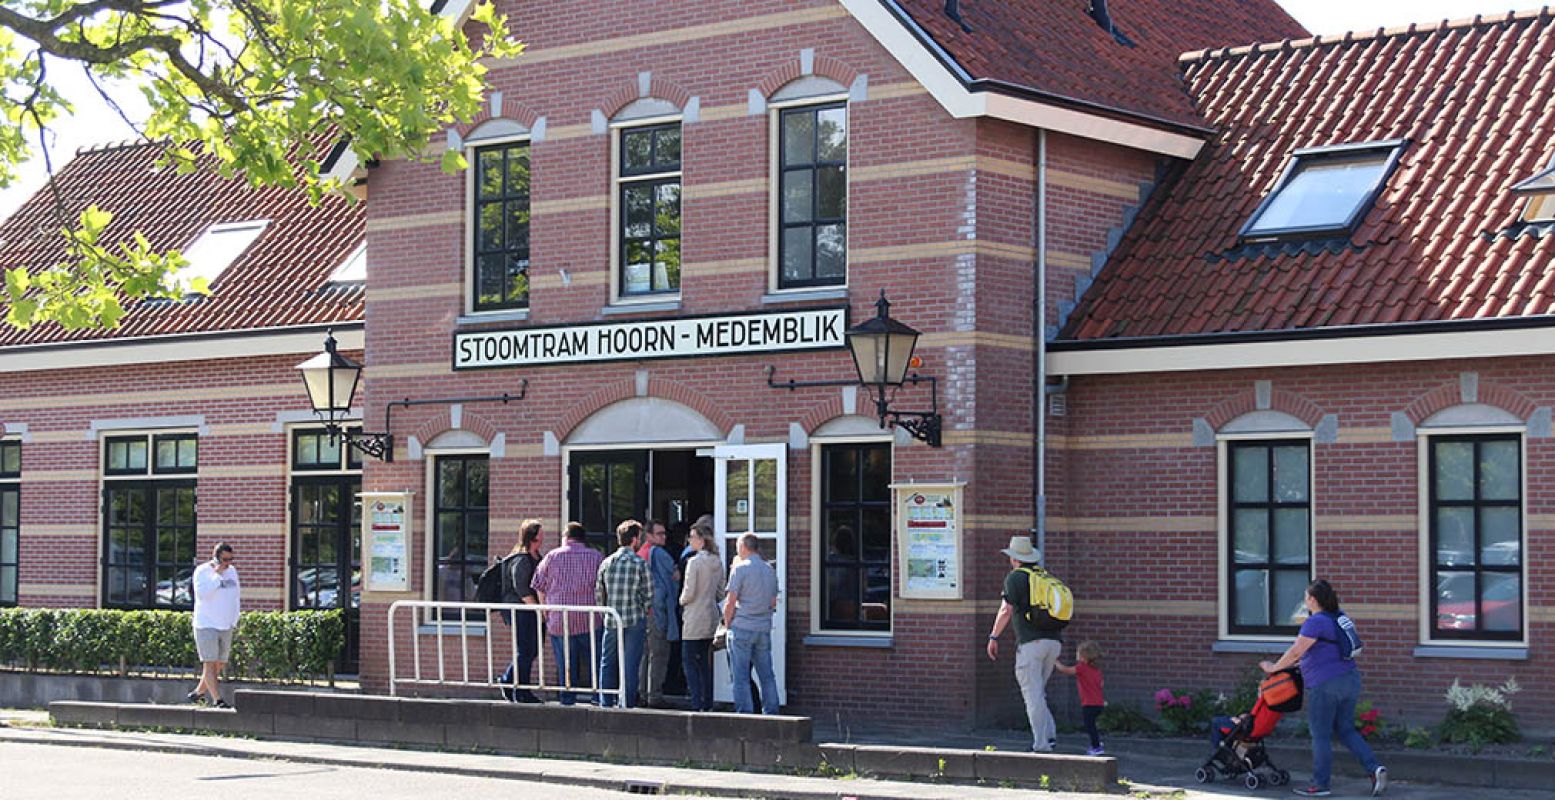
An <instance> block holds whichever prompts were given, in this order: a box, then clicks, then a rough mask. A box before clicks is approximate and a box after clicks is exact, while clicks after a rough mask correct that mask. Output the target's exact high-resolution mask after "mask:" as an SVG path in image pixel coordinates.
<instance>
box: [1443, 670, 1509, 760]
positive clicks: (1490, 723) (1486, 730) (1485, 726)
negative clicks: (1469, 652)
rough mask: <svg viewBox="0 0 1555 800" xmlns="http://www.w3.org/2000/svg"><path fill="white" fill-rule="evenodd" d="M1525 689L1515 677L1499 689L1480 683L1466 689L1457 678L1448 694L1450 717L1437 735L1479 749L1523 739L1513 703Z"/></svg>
mask: <svg viewBox="0 0 1555 800" xmlns="http://www.w3.org/2000/svg"><path fill="white" fill-rule="evenodd" d="M1521 690H1522V687H1520V686H1518V685H1517V681H1516V679H1514V678H1508V679H1507V681H1506V683H1504V684H1502V685H1500V686H1498V687H1497V686H1484V685H1482V684H1478V683H1476V684H1474V685H1473V686H1463V685H1461V684H1459V683H1458V681H1457V680H1456V679H1454V680H1453V682H1452V687H1451V688H1449V689H1448V690H1447V695H1446V697H1447V705H1448V706H1449V708H1448V709H1447V718H1446V719H1444V720H1442V724H1441V725H1440V726H1439V727H1438V728H1437V736H1438V737H1439V738H1440V739H1441V740H1442V741H1443V742H1450V743H1453V744H1466V745H1469V746H1470V747H1472V748H1474V749H1475V750H1478V749H1479V748H1480V747H1483V746H1485V745H1487V744H1506V743H1508V742H1515V741H1517V740H1518V739H1521V738H1522V734H1521V733H1520V732H1519V731H1518V729H1517V718H1516V717H1515V716H1513V715H1512V700H1511V696H1512V695H1514V694H1517V693H1518V692H1519V691H1521Z"/></svg>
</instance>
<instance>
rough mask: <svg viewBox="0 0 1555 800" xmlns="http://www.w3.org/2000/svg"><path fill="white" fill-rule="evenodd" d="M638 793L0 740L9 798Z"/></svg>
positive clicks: (581, 798) (605, 796)
mask: <svg viewBox="0 0 1555 800" xmlns="http://www.w3.org/2000/svg"><path fill="white" fill-rule="evenodd" d="M635 796H637V795H629V794H626V793H624V792H613V791H605V790H602V789H590V788H584V787H581V786H557V785H555V784H548V783H538V782H530V781H521V780H510V779H504V778H475V777H467V776H463V775H445V774H433V773H426V772H409V771H404V770H389V769H357V768H352V767H332V766H320V765H316V764H291V763H287V762H283V761H254V760H248V759H232V758H214V757H209V756H191V755H170V754H166V753H151V752H133V751H123V750H104V749H98V748H93V747H69V746H59V745H43V744H18V743H14V742H0V797H3V798H5V800H77V798H80V800H104V798H113V800H141V799H142V798H145V800H168V798H221V800H275V798H282V797H367V798H372V800H400V798H404V799H405V800H429V799H430V798H441V797H465V798H484V797H550V798H556V800H562V798H565V800H619V798H625V797H635Z"/></svg>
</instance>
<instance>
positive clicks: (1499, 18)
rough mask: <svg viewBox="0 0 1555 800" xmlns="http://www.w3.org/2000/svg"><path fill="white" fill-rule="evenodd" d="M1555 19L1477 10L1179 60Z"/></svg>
mask: <svg viewBox="0 0 1555 800" xmlns="http://www.w3.org/2000/svg"><path fill="white" fill-rule="evenodd" d="M1546 19H1555V6H1541V7H1539V8H1535V9H1529V10H1526V11H1508V12H1506V13H1504V14H1495V15H1487V14H1475V15H1474V16H1472V17H1461V18H1459V19H1444V20H1442V21H1441V22H1438V23H1435V24H1430V23H1424V24H1422V23H1418V22H1411V23H1409V24H1408V25H1401V26H1395V27H1392V28H1381V27H1379V28H1377V29H1375V30H1366V31H1346V32H1345V33H1342V34H1329V35H1327V36H1323V35H1318V36H1310V37H1307V38H1305V39H1284V40H1281V41H1278V42H1259V43H1256V44H1247V45H1240V46H1237V47H1213V48H1209V49H1206V50H1192V51H1189V52H1186V53H1183V54H1182V55H1180V56H1178V57H1177V62H1178V63H1179V64H1184V65H1186V64H1194V63H1200V62H1205V61H1211V60H1214V59H1233V58H1241V57H1243V56H1257V55H1263V54H1265V53H1281V52H1285V51H1288V50H1302V49H1316V48H1319V47H1325V46H1329V45H1341V44H1352V43H1355V42H1365V41H1371V40H1375V39H1392V38H1398V37H1404V36H1415V35H1429V34H1434V33H1444V32H1446V31H1453V30H1468V29H1472V28H1490V27H1494V26H1496V25H1506V24H1509V23H1515V22H1524V21H1527V20H1546Z"/></svg>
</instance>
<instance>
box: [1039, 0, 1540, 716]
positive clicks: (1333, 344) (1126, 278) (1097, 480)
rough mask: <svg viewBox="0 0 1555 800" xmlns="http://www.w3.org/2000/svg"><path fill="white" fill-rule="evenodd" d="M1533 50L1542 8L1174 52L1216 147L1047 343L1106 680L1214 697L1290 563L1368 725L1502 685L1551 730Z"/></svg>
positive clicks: (1068, 560)
mask: <svg viewBox="0 0 1555 800" xmlns="http://www.w3.org/2000/svg"><path fill="white" fill-rule="evenodd" d="M1552 54H1555V17H1552V15H1551V13H1550V11H1549V9H1544V10H1543V11H1539V12H1531V13H1525V14H1512V15H1502V16H1497V17H1494V18H1484V19H1480V18H1476V19H1472V20H1463V21H1458V22H1448V23H1442V24H1441V25H1437V26H1422V27H1418V28H1416V27H1410V28H1406V29H1399V30H1388V31H1378V32H1374V33H1367V34H1359V35H1348V36H1345V37H1342V38H1335V39H1322V40H1317V41H1312V40H1305V41H1295V42H1281V43H1275V44H1267V45H1259V46H1255V47H1240V48H1235V49H1228V50H1207V51H1201V52H1196V53H1190V54H1187V55H1185V56H1183V58H1182V62H1181V64H1182V72H1183V76H1184V78H1185V80H1186V85H1187V88H1188V93H1189V95H1190V96H1191V97H1192V98H1193V100H1194V103H1195V106H1196V107H1197V108H1198V109H1200V111H1201V113H1202V114H1203V118H1204V121H1205V123H1206V124H1207V125H1210V126H1212V127H1213V128H1215V130H1216V134H1215V135H1214V137H1213V138H1211V139H1210V140H1209V142H1208V143H1207V144H1206V146H1205V148H1204V150H1203V152H1202V153H1200V155H1199V156H1198V158H1197V159H1195V160H1194V161H1193V163H1192V164H1190V165H1184V166H1183V167H1182V168H1181V169H1180V170H1179V172H1178V173H1177V174H1176V175H1175V176H1174V177H1173V178H1172V179H1171V180H1169V181H1168V182H1165V183H1163V184H1162V185H1161V186H1160V187H1158V188H1157V189H1156V191H1155V193H1154V195H1153V196H1152V197H1151V199H1150V202H1149V203H1148V204H1147V205H1146V207H1145V208H1144V210H1143V211H1142V212H1141V214H1140V216H1139V218H1138V219H1137V220H1136V221H1135V222H1134V224H1133V226H1132V227H1131V228H1130V229H1129V232H1128V234H1127V236H1125V237H1124V238H1123V240H1122V242H1121V244H1120V245H1119V246H1118V248H1117V249H1116V251H1115V252H1114V253H1113V254H1112V256H1111V258H1110V260H1109V261H1108V262H1107V264H1106V265H1105V267H1104V268H1103V269H1102V270H1101V271H1100V273H1099V275H1098V276H1097V278H1096V281H1095V283H1094V284H1093V285H1091V286H1090V287H1089V288H1088V290H1087V291H1085V292H1084V293H1083V295H1082V297H1081V299H1080V303H1079V306H1078V308H1076V309H1075V310H1074V312H1073V313H1072V314H1071V315H1069V316H1068V318H1067V320H1066V322H1065V325H1064V328H1063V331H1062V333H1061V335H1060V337H1059V341H1057V342H1055V343H1054V344H1053V346H1052V348H1051V351H1052V352H1051V359H1050V365H1051V368H1052V372H1053V373H1054V374H1057V375H1063V376H1066V377H1067V379H1068V391H1067V393H1066V397H1067V400H1068V403H1067V414H1066V416H1065V417H1064V418H1063V420H1062V421H1059V422H1056V424H1055V432H1057V433H1058V435H1057V436H1056V437H1055V447H1054V455H1055V457H1058V458H1061V459H1062V462H1063V466H1062V468H1056V469H1055V474H1062V475H1063V478H1062V481H1063V494H1064V502H1063V504H1062V506H1063V511H1060V512H1055V513H1056V514H1058V515H1059V516H1061V517H1062V519H1055V520H1054V521H1053V533H1051V534H1050V537H1049V540H1050V541H1052V542H1054V543H1055V545H1056V547H1055V548H1054V552H1053V556H1054V558H1055V562H1054V563H1055V564H1056V566H1057V568H1058V569H1060V570H1061V571H1062V572H1063V573H1064V574H1065V575H1066V576H1067V577H1069V578H1070V579H1072V580H1073V581H1074V582H1075V583H1076V584H1077V585H1078V586H1080V587H1082V588H1081V596H1082V597H1084V598H1085V599H1086V604H1087V605H1086V608H1087V609H1090V610H1092V611H1098V612H1101V613H1097V614H1087V615H1086V622H1085V624H1084V626H1083V628H1082V630H1083V633H1082V634H1081V635H1086V636H1094V637H1096V638H1098V639H1100V640H1102V641H1104V642H1107V643H1109V645H1110V650H1111V652H1112V653H1113V654H1114V656H1115V658H1114V659H1113V660H1112V661H1111V662H1110V663H1111V664H1112V666H1113V670H1112V671H1111V672H1110V673H1109V674H1108V678H1109V686H1111V687H1115V688H1117V689H1120V690H1123V691H1128V692H1131V693H1132V694H1134V695H1136V696H1145V695H1147V693H1148V692H1151V691H1154V690H1155V689H1158V688H1161V687H1163V686H1176V687H1184V686H1187V687H1192V686H1203V685H1218V686H1229V685H1233V684H1234V683H1235V682H1236V681H1238V680H1240V679H1241V677H1242V675H1243V673H1244V672H1245V671H1246V670H1247V669H1248V664H1250V663H1251V662H1253V661H1255V660H1256V659H1258V658H1260V657H1267V656H1266V655H1260V654H1269V653H1275V652H1279V651H1281V650H1283V648H1284V646H1285V644H1286V643H1288V641H1289V639H1290V637H1291V635H1292V634H1293V632H1294V631H1295V630H1296V625H1295V620H1294V619H1292V616H1291V614H1292V612H1293V611H1294V610H1295V609H1296V608H1297V607H1298V606H1299V605H1300V602H1301V593H1302V589H1301V585H1302V584H1303V583H1305V582H1306V581H1307V580H1309V579H1310V578H1311V577H1313V576H1317V577H1324V578H1327V579H1329V580H1331V581H1333V582H1334V584H1335V585H1336V587H1337V589H1338V591H1339V593H1340V597H1341V599H1342V600H1344V602H1345V605H1346V606H1347V607H1348V610H1349V612H1350V613H1351V614H1352V615H1353V616H1355V617H1356V619H1357V620H1359V622H1360V626H1361V628H1362V630H1363V631H1364V633H1365V637H1366V642H1367V644H1366V648H1365V654H1364V658H1363V662H1364V663H1363V669H1364V676H1365V679H1364V682H1365V689H1364V693H1365V695H1366V696H1368V697H1370V698H1372V699H1374V700H1375V701H1377V704H1378V706H1379V707H1380V708H1381V709H1383V713H1384V715H1385V716H1397V715H1410V716H1412V717H1413V718H1414V719H1417V720H1420V721H1422V722H1429V723H1435V722H1436V721H1438V720H1440V718H1441V716H1442V714H1444V713H1445V710H1446V708H1445V701H1444V700H1443V697H1442V693H1443V692H1444V690H1445V689H1446V688H1447V686H1449V685H1450V684H1451V683H1452V681H1453V679H1454V678H1461V679H1462V680H1463V681H1464V682H1465V683H1485V684H1500V683H1501V682H1503V681H1504V680H1506V679H1507V678H1508V677H1515V678H1516V679H1517V680H1518V681H1519V682H1520V683H1521V684H1522V686H1523V687H1524V690H1523V693H1522V694H1520V695H1518V696H1517V697H1516V698H1515V708H1516V710H1517V713H1518V715H1519V717H1520V719H1521V720H1522V723H1523V725H1524V726H1525V727H1536V728H1542V729H1549V728H1551V727H1552V726H1555V715H1551V714H1550V712H1549V710H1548V708H1549V701H1550V700H1551V699H1552V694H1551V690H1550V687H1549V685H1548V684H1549V681H1548V677H1549V676H1550V675H1551V669H1552V666H1555V664H1552V662H1551V660H1550V654H1549V652H1548V651H1547V650H1545V649H1544V648H1545V647H1547V646H1548V642H1549V640H1550V636H1551V634H1552V632H1555V631H1552V628H1551V623H1552V622H1555V605H1552V604H1555V594H1552V592H1555V573H1552V572H1551V563H1550V561H1549V554H1550V553H1551V552H1552V546H1555V529H1552V527H1551V526H1552V521H1555V517H1552V516H1551V513H1552V511H1555V506H1552V503H1555V494H1552V492H1551V486H1550V478H1551V474H1552V473H1551V468H1552V464H1555V445H1552V440H1551V438H1550V436H1551V425H1550V408H1551V406H1552V405H1555V361H1552V359H1551V358H1550V354H1551V352H1552V349H1551V344H1552V342H1555V340H1552V339H1551V337H1550V335H1549V327H1548V326H1549V325H1550V324H1551V316H1550V314H1551V303H1552V297H1555V295H1552V291H1551V281H1552V280H1555V237H1552V236H1551V235H1550V233H1551V228H1552V226H1555V181H1552V180H1551V172H1550V168H1551V166H1552V156H1555V151H1552V146H1551V141H1550V132H1551V131H1552V130H1555V82H1552V78H1551V72H1550V70H1549V67H1548V63H1549V58H1550V56H1551V55H1552ZM1060 441H1061V444H1059V443H1058V442H1060ZM1060 531H1062V533H1060ZM1120 567H1121V569H1120Z"/></svg>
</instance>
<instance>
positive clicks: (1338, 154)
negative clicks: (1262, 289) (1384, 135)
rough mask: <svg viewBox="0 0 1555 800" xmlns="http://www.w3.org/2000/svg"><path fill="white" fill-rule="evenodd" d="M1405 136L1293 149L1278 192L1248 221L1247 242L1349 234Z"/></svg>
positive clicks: (1372, 198) (1374, 195)
mask: <svg viewBox="0 0 1555 800" xmlns="http://www.w3.org/2000/svg"><path fill="white" fill-rule="evenodd" d="M1403 148H1404V143H1403V142H1402V141H1387V142H1367V143H1362V144H1346V145H1338V146H1335V147H1312V148H1307V149H1303V150H1297V151H1296V152H1295V153H1292V154H1291V160H1290V163H1289V164H1287V165H1286V167H1285V173H1284V174H1283V175H1281V176H1280V180H1279V183H1277V184H1276V185H1275V187H1274V191H1273V192H1271V193H1270V194H1269V196H1268V197H1267V198H1265V199H1264V201H1263V203H1261V204H1260V205H1259V206H1258V210H1257V211H1254V212H1253V217H1252V219H1250V220H1248V221H1247V224H1246V225H1245V226H1243V228H1242V233H1241V237H1242V239H1243V240H1244V241H1268V240H1273V239H1287V238H1290V239H1297V238H1319V237H1334V236H1344V235H1347V234H1349V233H1350V232H1351V231H1353V230H1354V229H1355V226H1356V225H1357V224H1358V223H1359V222H1360V221H1361V218H1362V217H1364V216H1365V215H1366V212H1367V211H1369V210H1370V209H1371V206H1372V203H1373V201H1375V200H1376V198H1377V194H1378V193H1379V192H1381V191H1382V185H1383V184H1384V183H1386V182H1387V178H1388V175H1389V174H1390V173H1391V172H1392V171H1393V167H1394V166H1396V165H1397V164H1398V159H1399V155H1400V154H1401V153H1402V152H1403Z"/></svg>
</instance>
